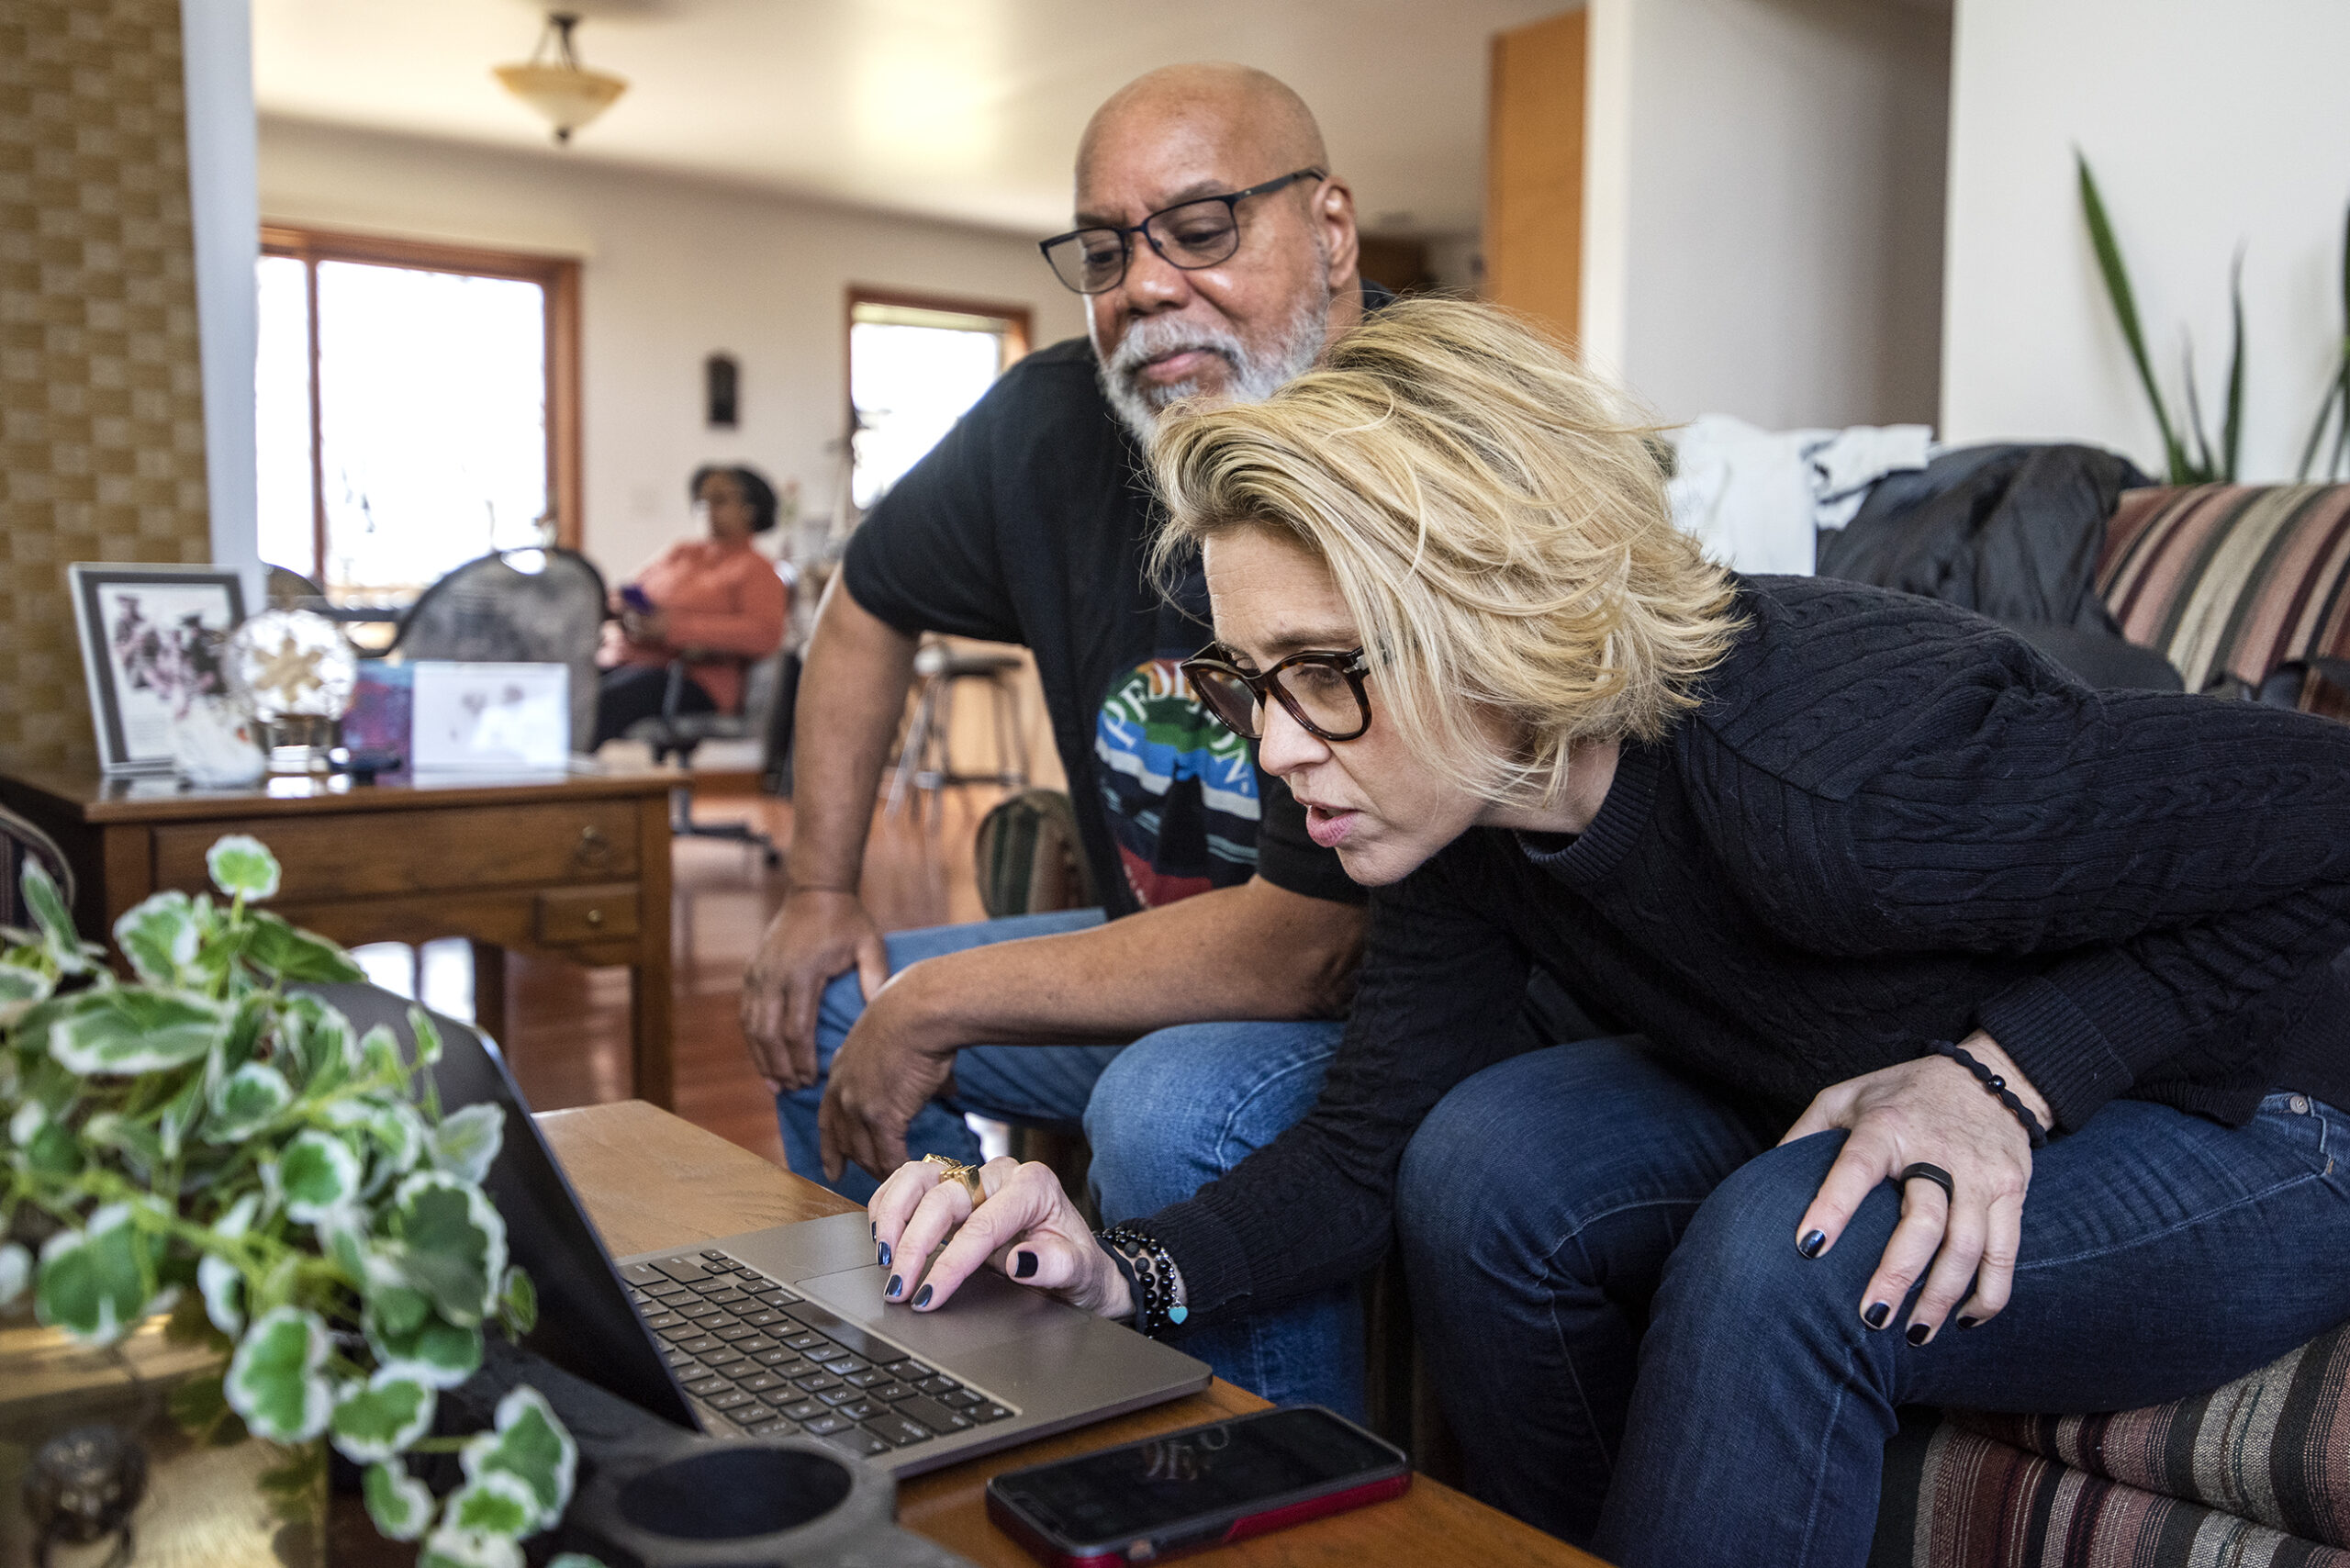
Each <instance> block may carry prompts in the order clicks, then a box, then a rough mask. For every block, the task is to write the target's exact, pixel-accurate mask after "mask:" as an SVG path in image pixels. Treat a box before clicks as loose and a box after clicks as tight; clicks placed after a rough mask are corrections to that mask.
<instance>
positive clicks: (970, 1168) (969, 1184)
mask: <svg viewBox="0 0 2350 1568" xmlns="http://www.w3.org/2000/svg"><path fill="white" fill-rule="evenodd" d="M922 1162H923V1164H924V1165H935V1166H937V1167H938V1179H939V1180H940V1181H941V1182H950V1181H952V1182H962V1183H963V1191H964V1192H965V1193H968V1194H969V1196H970V1200H971V1206H972V1207H973V1208H978V1207H979V1205H980V1204H983V1203H986V1202H987V1200H988V1190H987V1189H986V1188H985V1187H982V1186H980V1185H979V1167H978V1166H976V1165H966V1164H964V1163H963V1162H962V1161H961V1160H959V1159H947V1158H946V1156H945V1155H943V1154H925V1155H923V1157H922Z"/></svg>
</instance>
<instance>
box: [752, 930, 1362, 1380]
mask: <svg viewBox="0 0 2350 1568" xmlns="http://www.w3.org/2000/svg"><path fill="white" fill-rule="evenodd" d="M1101 922H1102V912H1101V911H1100V910H1091V909H1089V910H1071V911H1067V912H1063V913H1054V914H1031V915H1021V916H1016V917H1014V918H1012V919H1009V920H990V921H982V922H979V923H977V924H969V925H939V926H933V927H931V928H930V929H928V930H924V931H901V932H898V933H895V934H894V935H890V936H888V937H886V938H884V941H885V944H886V946H888V948H889V954H890V973H891V974H895V973H897V972H898V971H899V970H900V969H904V968H905V967H906V966H907V965H909V964H912V963H917V962H919V961H921V960H922V959H923V958H934V957H936V956H938V955H940V954H942V953H956V952H961V951H962V950H964V949H965V948H968V947H977V946H985V945H987V944H989V943H992V942H1008V941H1011V940H1013V939H1014V938H1015V937H1022V936H1049V935H1056V934H1058V933H1060V932H1065V931H1081V930H1084V929H1086V928H1087V927H1089V926H1093V925H1098V924H1101ZM864 1011H865V1001H864V993H863V991H862V989H861V988H860V987H859V986H858V984H857V979H856V971H855V970H854V969H851V970H849V971H848V972H846V973H845V974H842V975H840V976H837V977H836V978H834V980H833V982H832V983H831V984H830V985H828V986H826V987H825V989H824V996H823V1001H822V1004H821V1005H820V1007H819V1008H818V1010H817V1014H816V1065H817V1069H818V1073H819V1076H818V1079H817V1081H816V1082H815V1083H813V1084H811V1085H810V1086H809V1087H808V1088H805V1089H801V1090H797V1091H795V1092H791V1093H789V1094H783V1095H778V1097H777V1099H776V1114H777V1120H778V1122H779V1123H780V1124H781V1126H782V1130H783V1149H784V1158H785V1159H786V1161H787V1162H788V1163H789V1165H790V1167H791V1169H792V1170H794V1171H796V1172H798V1173H799V1174H800V1175H802V1176H805V1177H807V1178H808V1179H809V1180H810V1181H811V1182H822V1183H823V1184H824V1185H826V1186H828V1187H831V1188H832V1189H833V1190H834V1192H837V1193H841V1194H843V1195H844V1196H845V1197H849V1198H854V1199H855V1200H856V1201H857V1202H858V1203H864V1202H865V1201H867V1199H868V1198H870V1197H871V1196H872V1195H873V1190H874V1188H875V1187H876V1186H878V1184H879V1183H878V1182H877V1181H876V1180H875V1179H874V1178H873V1177H872V1176H871V1175H869V1174H867V1172H865V1171H863V1170H858V1169H857V1168H856V1166H854V1165H852V1166H850V1167H848V1168H847V1169H846V1170H844V1171H843V1172H842V1173H841V1179H840V1180H839V1181H838V1182H825V1181H824V1172H823V1166H822V1162H821V1161H820V1159H819V1158H818V1153H817V1136H816V1111H817V1107H818V1106H819V1105H821V1104H822V1103H823V1090H824V1076H823V1075H825V1074H828V1073H829V1072H830V1071H831V1070H832V1063H833V1055H834V1052H835V1051H837V1050H839V1049H840V1047H841V1042H842V1040H844V1039H845V1038H846V1037H847V1035H848V1032H849V1028H850V1026H851V1025H854V1024H855V1023H856V1020H857V1018H858V1016H859V1015H860V1014H863V1012H864ZM1344 1027H1345V1026H1344V1025H1340V1024H1337V1023H1331V1022H1313V1023H1299V1024H1269V1023H1227V1024H1186V1025H1178V1026H1176V1027H1173V1028H1169V1029H1161V1030H1158V1032H1156V1033H1154V1034H1149V1035H1146V1036H1143V1037H1142V1038H1141V1039H1138V1040H1136V1041H1135V1042H1134V1044H1132V1045H1130V1046H1124V1047H1120V1046H966V1047H964V1048H963V1049H961V1050H959V1051H957V1053H956V1054H955V1079H954V1092H953V1098H952V1099H951V1100H935V1101H933V1102H932V1103H930V1104H928V1105H926V1106H924V1107H923V1110H922V1111H921V1112H920V1113H919V1114H917V1115H916V1116H915V1117H914V1120H913V1123H912V1126H909V1127H908V1128H907V1129H906V1151H907V1153H908V1154H909V1155H911V1156H912V1158H914V1159H921V1158H922V1157H923V1155H925V1154H943V1155H947V1156H949V1157H951V1158H953V1159H962V1160H976V1159H979V1138H978V1137H977V1135H975V1134H974V1133H972V1131H971V1129H970V1128H969V1127H968V1126H966V1125H965V1123H964V1121H963V1116H964V1114H965V1113H967V1112H976V1113H977V1114H979V1115H982V1116H991V1117H994V1118H996V1119H997V1120H1000V1121H1007V1122H1020V1123H1024V1124H1026V1125H1029V1126H1046V1127H1051V1128H1055V1129H1057V1130H1059V1131H1065V1132H1072V1133H1073V1132H1077V1131H1079V1130H1080V1128H1081V1129H1082V1130H1083V1132H1084V1134H1085V1136H1086V1138H1087V1141H1088V1142H1090V1143H1091V1145H1092V1148H1093V1164H1092V1173H1091V1181H1092V1186H1093V1196H1094V1201H1095V1203H1096V1204H1097V1205H1098V1206H1099V1207H1100V1209H1101V1211H1102V1222H1103V1223H1104V1224H1107V1225H1115V1224H1117V1223H1118V1222H1119V1221H1121V1220H1127V1219H1138V1218H1140V1217H1142V1216H1143V1215H1149V1214H1154V1213H1156V1212H1158V1210H1160V1209H1163V1208H1165V1207H1166V1206H1167V1205H1168V1204H1173V1203H1179V1202H1181V1200H1183V1199H1185V1198H1188V1197H1190V1196H1191V1195H1192V1193H1195V1192H1197V1191H1199V1189H1200V1188H1201V1187H1203V1186H1204V1185H1205V1184H1207V1183H1208V1182H1213V1181H1214V1180H1215V1179H1216V1178H1217V1177H1219V1176H1221V1175H1223V1174H1224V1173H1225V1171H1227V1170H1231V1169H1232V1168H1233V1167H1234V1166H1235V1165H1237V1164H1239V1163H1240V1161H1241V1160H1242V1159H1245V1158H1246V1157H1247V1156H1248V1153H1249V1152H1250V1151H1251V1150H1252V1149H1256V1148H1260V1147H1261V1146H1263V1145H1264V1144H1267V1143H1270V1141H1272V1139H1273V1138H1274V1137H1276V1136H1278V1135H1279V1134H1280V1133H1281V1131H1282V1130H1283V1129H1285V1128H1287V1127H1288V1126H1290V1125H1291V1124H1292V1123H1293V1122H1295V1121H1297V1120H1298V1119H1299V1118H1300V1117H1302V1116H1304V1114H1305V1113H1306V1112H1307V1111H1308V1110H1310V1109H1312V1107H1313V1104H1314V1101H1315V1096H1316V1095H1318V1094H1320V1093H1321V1092H1322V1072H1323V1069H1324V1068H1325V1067H1326V1066H1327V1065H1328V1063H1329V1060H1330V1057H1331V1055H1332V1053H1334V1052H1335V1051H1336V1050H1337V1047H1338V1036H1339V1035H1340V1034H1341V1033H1342V1031H1343V1029H1344ZM1172 1342H1173V1343H1175V1344H1177V1345H1179V1346H1180V1347H1181V1349H1183V1350H1186V1351H1188V1352H1189V1353H1191V1354H1192V1355H1195V1356H1197V1357H1199V1358H1200V1359H1201V1360H1202V1361H1206V1362H1207V1363H1208V1364H1209V1365H1210V1366H1212V1367H1214V1369H1215V1372H1216V1375H1217V1376H1219V1377H1221V1378H1223V1379H1225V1381H1226V1382H1229V1383H1238V1384H1239V1385H1240V1386H1241V1387H1243V1388H1246V1389H1248V1390H1251V1391H1252V1392H1254V1393H1256V1394H1261V1395H1263V1396H1264V1397H1265V1398H1267V1399H1270V1400H1271V1401H1272V1402H1273V1403H1274V1404H1276V1405H1293V1404H1316V1405H1327V1406H1330V1407H1331V1408H1332V1409H1334V1410H1337V1411H1340V1412H1342V1413H1343V1414H1346V1415H1349V1416H1352V1417H1356V1418H1357V1419H1360V1418H1361V1416H1362V1411H1363V1383H1362V1309H1361V1305H1360V1300H1359V1298H1358V1296H1357V1294H1356V1293H1355V1291H1354V1290H1353V1289H1352V1288H1351V1287H1342V1288H1338V1289H1333V1290H1328V1291H1322V1292H1317V1293H1315V1294H1313V1295H1309V1296H1304V1297H1299V1298H1297V1299H1295V1300H1292V1301H1289V1302H1285V1303H1283V1304H1282V1305H1281V1306H1279V1307H1277V1308H1275V1309H1273V1310H1271V1311H1269V1312H1261V1313H1257V1314H1255V1315H1253V1316H1248V1317H1243V1318H1237V1319H1235V1320H1232V1321H1230V1322H1226V1323H1221V1324H1218V1325H1215V1326H1214V1327H1203V1328H1200V1329H1197V1330H1195V1331H1193V1332H1192V1333H1191V1334H1189V1335H1177V1336H1175V1337H1173V1338H1172Z"/></svg>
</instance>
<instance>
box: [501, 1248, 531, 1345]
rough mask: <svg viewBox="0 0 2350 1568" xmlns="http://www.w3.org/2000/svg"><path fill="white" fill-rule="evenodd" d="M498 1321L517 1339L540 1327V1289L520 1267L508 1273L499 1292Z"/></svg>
mask: <svg viewBox="0 0 2350 1568" xmlns="http://www.w3.org/2000/svg"><path fill="white" fill-rule="evenodd" d="M498 1322H499V1323H500V1324H501V1325H503V1326H504V1327H505V1329H506V1332H507V1333H508V1334H509V1335H510V1336H512V1337H513V1338H517V1339H520V1338H521V1337H522V1336H523V1335H525V1334H528V1333H529V1332H530V1331H531V1330H532V1329H533V1328H535V1327H538V1326H539V1287H538V1286H536V1285H534V1284H532V1282H531V1276H530V1275H529V1274H528V1273H526V1272H524V1271H523V1270H522V1269H521V1268H520V1266H519V1265H517V1266H516V1267H514V1268H511V1269H509V1270H507V1271H506V1283H505V1284H504V1285H503V1286H501V1287H500V1288H499V1290H498Z"/></svg>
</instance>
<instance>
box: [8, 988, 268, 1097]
mask: <svg viewBox="0 0 2350 1568" xmlns="http://www.w3.org/2000/svg"><path fill="white" fill-rule="evenodd" d="M228 1026H229V1010H228V1009H227V1008H225V1007H223V1006H222V1005H221V1004H220V1003H218V1002H215V1001H213V1000H212V999H211V998H210V997H208V996H199V995H196V993H195V992H193V991H161V990H147V989H143V988H133V987H129V986H108V987H106V988H105V989H103V990H98V991H84V992H83V993H82V994H81V995H79V996H76V997H75V998H73V1005H72V1006H71V1007H70V1008H69V1009H68V1010H67V1011H66V1012H65V1013H64V1014H62V1016H61V1017H59V1018H58V1019H57V1021H56V1022H55V1023H54V1024H53V1025H50V1032H49V1054H50V1058H51V1059H53V1060H54V1061H55V1062H56V1063H57V1064H58V1066H60V1067H62V1068H64V1069H65V1070H67V1071H69V1072H76V1073H80V1074H83V1075H84V1076H85V1077H100V1076H111V1077H119V1078H129V1077H132V1076H135V1075H136V1074H139V1073H142V1072H161V1071H162V1070H166V1069H168V1068H174V1067H182V1066H185V1064H187V1063H189V1062H192V1061H194V1060H196V1058H198V1057H201V1056H203V1055H204V1054H205V1052H207V1051H208V1050H210V1049H212V1047H214V1046H216V1045H218V1044H219V1043H220V1041H221V1039H222V1038H223V1037H224V1036H226V1034H227V1033H228Z"/></svg>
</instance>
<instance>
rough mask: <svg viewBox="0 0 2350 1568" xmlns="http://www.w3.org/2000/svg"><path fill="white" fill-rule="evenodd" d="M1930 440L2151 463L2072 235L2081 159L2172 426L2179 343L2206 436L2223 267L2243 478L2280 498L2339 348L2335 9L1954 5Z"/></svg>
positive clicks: (2130, 379) (2341, 120)
mask: <svg viewBox="0 0 2350 1568" xmlns="http://www.w3.org/2000/svg"><path fill="white" fill-rule="evenodd" d="M1955 54H1956V60H1955V68H1954V72H1953V102H1952V107H1951V175H1950V214H1949V236H1950V238H1949V250H1948V274H1947V275H1948V285H1947V313H1946V316H1945V318H1944V321H1945V326H1944V330H1943V337H1944V341H1945V342H1947V343H1948V344H1949V352H1948V353H1946V355H1945V356H1944V361H1943V374H1942V406H1943V416H1944V422H1945V424H1946V425H1947V426H1948V428H1949V431H1950V433H1951V434H1952V436H1953V437H1954V438H1958V439H1967V440H1975V439H1990V438H2002V437H2021V438H2027V439H2033V440H2049V439H2056V438H2069V439H2076V440H2085V441H2090V442H2099V443H2102V444H2106V445H2109V446H2113V447H2117V448H2119V449H2121V450H2122V451H2124V452H2127V453H2128V454H2130V455H2131V456H2132V457H2133V458H2134V459H2135V460H2136V461H2137V462H2138V464H2139V465H2141V466H2142V467H2145V468H2147V469H2148V470H2149V471H2151V472H2154V473H2155V474H2156V475H2157V476H2159V475H2160V464H2161V460H2162V450H2161V442H2160V439H2159V438H2158V437H2157V435H2156V434H2155V427H2154V416H2153V415H2152V414H2151V413H2150V412H2148V411H2147V409H2146V406H2145V400H2144V395H2143V392H2142V391H2141V390H2140V389H2139V386H2138V383H2137V378H2136V374H2135V372H2134V371H2133V370H2132V367H2131V364H2130V358H2129V353H2128V350H2127V348H2126V347H2125V346H2124V344H2123V342H2122V339H2121V330H2119V329H2118V328H2117V327H2116V326H2115V325H2114V321H2113V314H2112V309H2111V307H2110V306H2109V304H2108V303H2107V301H2106V297H2105V291H2104V286H2103V284H2102V283H2101V281H2100V280H2099V278H2098V273H2097V264H2096V259H2095V257H2094V255H2093V254H2092V253H2091V252H2090V249H2089V244H2088V239H2087V232H2086V230H2084V228H2083V226H2082V222H2081V216H2080V204H2079V198H2078V195H2077V192H2076V186H2075V177H2074V166H2073V152H2074V149H2075V148H2076V147H2078V148H2079V149H2080V150H2081V151H2083V152H2085V153H2086V154H2087V156H2088V159H2089V162H2090V164H2091V166H2092V167H2093V168H2094V169H2095V170H2096V172H2097V176H2098V185H2099V186H2100V188H2101V189H2102V190H2103V192H2104V196H2105V203H2106V208H2107V210H2108V212H2109V214H2110V215H2111V217H2112V218H2113V223H2114V229H2115V233H2116V236H2117V238H2118V239H2119V241H2120V242H2121V249H2122V253H2123V255H2124V256H2125V257H2126V258H2127V260H2128V262H2129V263H2130V268H2131V274H2132V280H2133V284H2134V286H2135V291H2136V294H2137V297H2138V309H2139V315H2140V319H2141V320H2142V321H2143V322H2144V324H2145V329H2146V334H2147V339H2148V348H2149V351H2150V352H2151V353H2152V355H2153V357H2154V360H2155V364H2156V371H2157V374H2158V375H2160V376H2161V377H2162V380H2163V383H2164V388H2165V398H2166V399H2167V400H2168V401H2169V402H2170V403H2171V405H2172V406H2173V408H2174V409H2176V408H2177V404H2178V402H2179V398H2178V394H2177V388H2178V386H2179V380H2180V370H2179V357H2180V348H2181V341H2182V340H2181V334H2182V330H2183V331H2184V332H2185V333H2187V334H2188V335H2191V337H2192V339H2193V342H2194V345H2195V351H2196V361H2197V364H2198V366H2199V369H2200V371H2201V373H2202V381H2203V403H2204V409H2205V412H2206V415H2207V418H2208V419H2209V420H2210V422H2211V424H2212V425H2213V426H2215V427H2216V425H2217V423H2218V418H2219V415H2218V406H2219V400H2220V398H2219V394H2220V390H2221V377H2222V376H2223V375H2224V372H2225V364H2226V356H2227V352H2228V335H2229V327H2228V304H2227V298H2228V266H2229V262H2230V259H2231V257H2232V256H2233V253H2234V252H2235V250H2236V247H2237V246H2238V245H2239V244H2242V245H2243V246H2244V321H2245V342H2246V372H2245V375H2246V383H2247V385H2246V393H2245V421H2244V422H2245V428H2244V464H2243V467H2242V470H2241V474H2242V476H2244V477H2245V478H2248V479H2278V478H2285V477H2289V476H2290V475H2291V473H2292V471H2293V469H2294V466H2295V465H2296V464H2297V463H2298V462H2299V460H2300V443H2301V442H2302V441H2303V439H2304V438H2305V437H2306V435H2307V432H2308V430H2309V425H2310V420H2311V418H2312V417H2313V416H2314V414H2315V412H2316V405H2317V398H2318V394H2319V389H2320V387H2321V386H2322V382H2323V380H2324V377H2325V371H2326V366H2327V364H2329V363H2330V362H2331V361H2332V359H2333V355H2334V353H2337V352H2338V349H2337V347H2336V345H2338V344H2339V343H2340V342H2341V333H2342V331H2343V321H2342V307H2341V304H2340V298H2341V296H2340V278H2341V272H2340V266H2341V244H2342V225H2343V208H2344V202H2345V200H2346V199H2350V109H2345V106H2344V93H2343V86H2342V68H2343V62H2344V61H2350V5H2344V3H2343V0H1958V26H1957V43H1956V50H1955Z"/></svg>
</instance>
